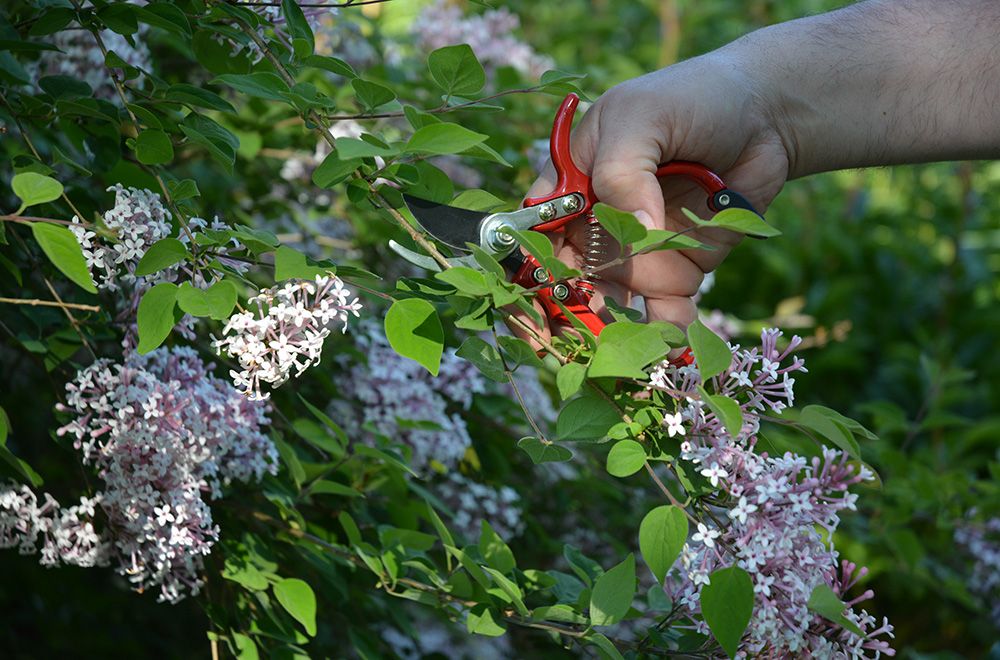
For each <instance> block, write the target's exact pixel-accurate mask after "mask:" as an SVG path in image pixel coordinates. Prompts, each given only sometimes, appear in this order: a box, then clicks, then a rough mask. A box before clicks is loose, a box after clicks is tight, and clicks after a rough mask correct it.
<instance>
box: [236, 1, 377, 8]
mask: <svg viewBox="0 0 1000 660" xmlns="http://www.w3.org/2000/svg"><path fill="white" fill-rule="evenodd" d="M385 2H392V0H356V1H352V0H348V1H347V2H332V3H325V2H298V3H296V4H298V6H299V7H300V8H305V9H322V8H324V7H329V8H331V9H338V8H346V7H360V6H362V5H380V4H382V3H385ZM229 4H231V5H235V6H237V7H280V6H281V3H280V2H238V1H236V0H229Z"/></svg>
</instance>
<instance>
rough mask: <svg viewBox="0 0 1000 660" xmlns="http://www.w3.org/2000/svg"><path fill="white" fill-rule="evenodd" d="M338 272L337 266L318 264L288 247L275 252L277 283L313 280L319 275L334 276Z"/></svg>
mask: <svg viewBox="0 0 1000 660" xmlns="http://www.w3.org/2000/svg"><path fill="white" fill-rule="evenodd" d="M336 272H337V268H336V267H335V266H333V265H330V266H323V265H320V264H317V263H316V262H315V261H313V260H312V259H311V258H309V257H307V256H306V255H304V254H302V253H301V252H299V251H298V250H296V249H295V248H292V247H288V246H287V245H282V246H280V247H278V249H277V250H275V251H274V281H275V282H281V281H284V280H290V279H303V280H311V279H314V278H315V277H316V276H317V275H333V274H335V273H336Z"/></svg>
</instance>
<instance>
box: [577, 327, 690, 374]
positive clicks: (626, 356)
mask: <svg viewBox="0 0 1000 660" xmlns="http://www.w3.org/2000/svg"><path fill="white" fill-rule="evenodd" d="M669 350H670V347H669V346H667V343H666V342H665V341H663V334H662V333H661V332H660V330H659V328H657V327H656V326H654V325H649V324H646V323H635V322H633V321H616V322H614V323H611V324H609V325H608V326H606V327H605V328H604V330H603V331H602V332H601V335H600V337H599V338H598V345H597V351H596V352H595V353H594V358H593V360H591V362H590V367H589V368H588V369H587V375H589V376H590V377H591V378H601V377H605V376H614V377H620V378H639V379H645V378H646V372H645V371H644V369H645V367H646V366H647V365H648V364H650V363H651V362H653V361H654V360H659V359H662V358H663V357H664V356H665V355H666V354H667V351H669Z"/></svg>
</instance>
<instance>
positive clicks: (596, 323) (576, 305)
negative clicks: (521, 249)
mask: <svg viewBox="0 0 1000 660" xmlns="http://www.w3.org/2000/svg"><path fill="white" fill-rule="evenodd" d="M538 268H539V263H538V261H536V260H535V258H534V257H532V256H530V255H528V256H526V257H525V258H524V263H523V264H521V267H520V268H518V269H517V272H516V273H514V277H513V278H511V281H512V282H514V283H515V284H520V285H521V286H523V287H525V288H528V289H530V288H531V287H534V286H537V285H538V282H536V281H535V278H534V273H535V270H537V269H538ZM566 286H567V287H569V295H568V296H566V299H565V300H563V301H562V305H563V307H565V308H566V309H568V310H569V311H570V312H572V313H573V314H574V315H575V316H576V317H577V318H578V319H580V321H581V322H582V323H583V324H584V325H585V326H587V329H588V330H590V331H591V332H593V333H594V335H595V336H597V335H600V334H601V330H604V327H605V326H606V325H607V324H606V323H605V322H604V321H602V320H601V317H599V316H598V315H597V314H596V313H595V312H594V310H592V309H591V308H590V296H589V295H587V294H586V293H584V292H583V291H581V290H580V289H579V288H578V287H575V286H573V285H571V284H567V285H566ZM538 302H540V303H542V309H543V310H544V312H545V316H546V317H547V318H548V319H549V320H551V321H555V322H556V323H558V324H559V325H562V326H566V327H572V325H573V323H572V322H571V321H570V320H569V318H568V317H567V316H566V314H565V313H564V312H563V310H562V308H561V307H560V306H559V305H558V304H557V303H556V299H555V296H553V293H552V287H551V286H547V287H544V288H542V289H540V290H539V291H538Z"/></svg>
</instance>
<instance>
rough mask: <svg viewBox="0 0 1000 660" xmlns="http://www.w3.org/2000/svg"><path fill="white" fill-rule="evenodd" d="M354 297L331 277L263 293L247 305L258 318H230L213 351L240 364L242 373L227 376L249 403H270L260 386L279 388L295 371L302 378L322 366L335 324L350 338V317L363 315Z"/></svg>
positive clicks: (245, 314)
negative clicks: (314, 366)
mask: <svg viewBox="0 0 1000 660" xmlns="http://www.w3.org/2000/svg"><path fill="white" fill-rule="evenodd" d="M350 297H351V292H350V291H348V290H347V289H346V288H345V287H344V283H343V282H342V281H341V280H340V278H338V277H333V276H328V275H317V276H316V280H315V281H314V282H309V281H295V282H287V283H286V284H285V285H284V286H282V287H280V288H279V287H273V288H271V289H264V290H262V291H261V292H260V293H259V294H258V295H256V296H254V297H252V298H250V299H249V300H248V303H249V304H256V305H257V313H256V315H255V314H254V313H253V312H238V313H236V314H234V315H233V316H231V317H229V322H228V323H226V327H225V328H223V331H222V333H223V337H222V338H221V339H217V340H215V341H214V342H213V346H214V347H215V349H216V351H218V352H219V353H220V354H221V353H222V352H223V351H225V352H226V354H227V355H229V357H232V358H236V359H237V360H238V361H239V363H240V371H236V370H231V371H230V372H229V375H230V376H232V378H233V381H234V382H235V383H236V386H237V387H240V388H242V390H243V393H244V394H246V395H247V397H249V398H251V399H267V398H268V397H269V396H270V392H268V393H263V392H261V389H260V387H261V384H262V383H270V384H271V386H272V387H278V386H279V385H281V384H282V383H284V382H285V381H286V380H288V379H289V378H290V377H291V372H292V370H293V369H294V370H295V376H296V377H298V376H301V375H302V373H303V372H304V371H305V370H306V369H308V368H309V367H310V366H311V365H314V364H319V361H320V358H321V357H322V353H323V340H325V339H326V338H327V337H328V336H329V335H330V328H329V326H330V325H331V324H332V323H333V322H334V321H340V322H341V323H343V331H344V332H347V318H348V316H349V315H350V314H354V315H355V316H360V310H361V303H360V302H358V299H357V298H354V300H350Z"/></svg>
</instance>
